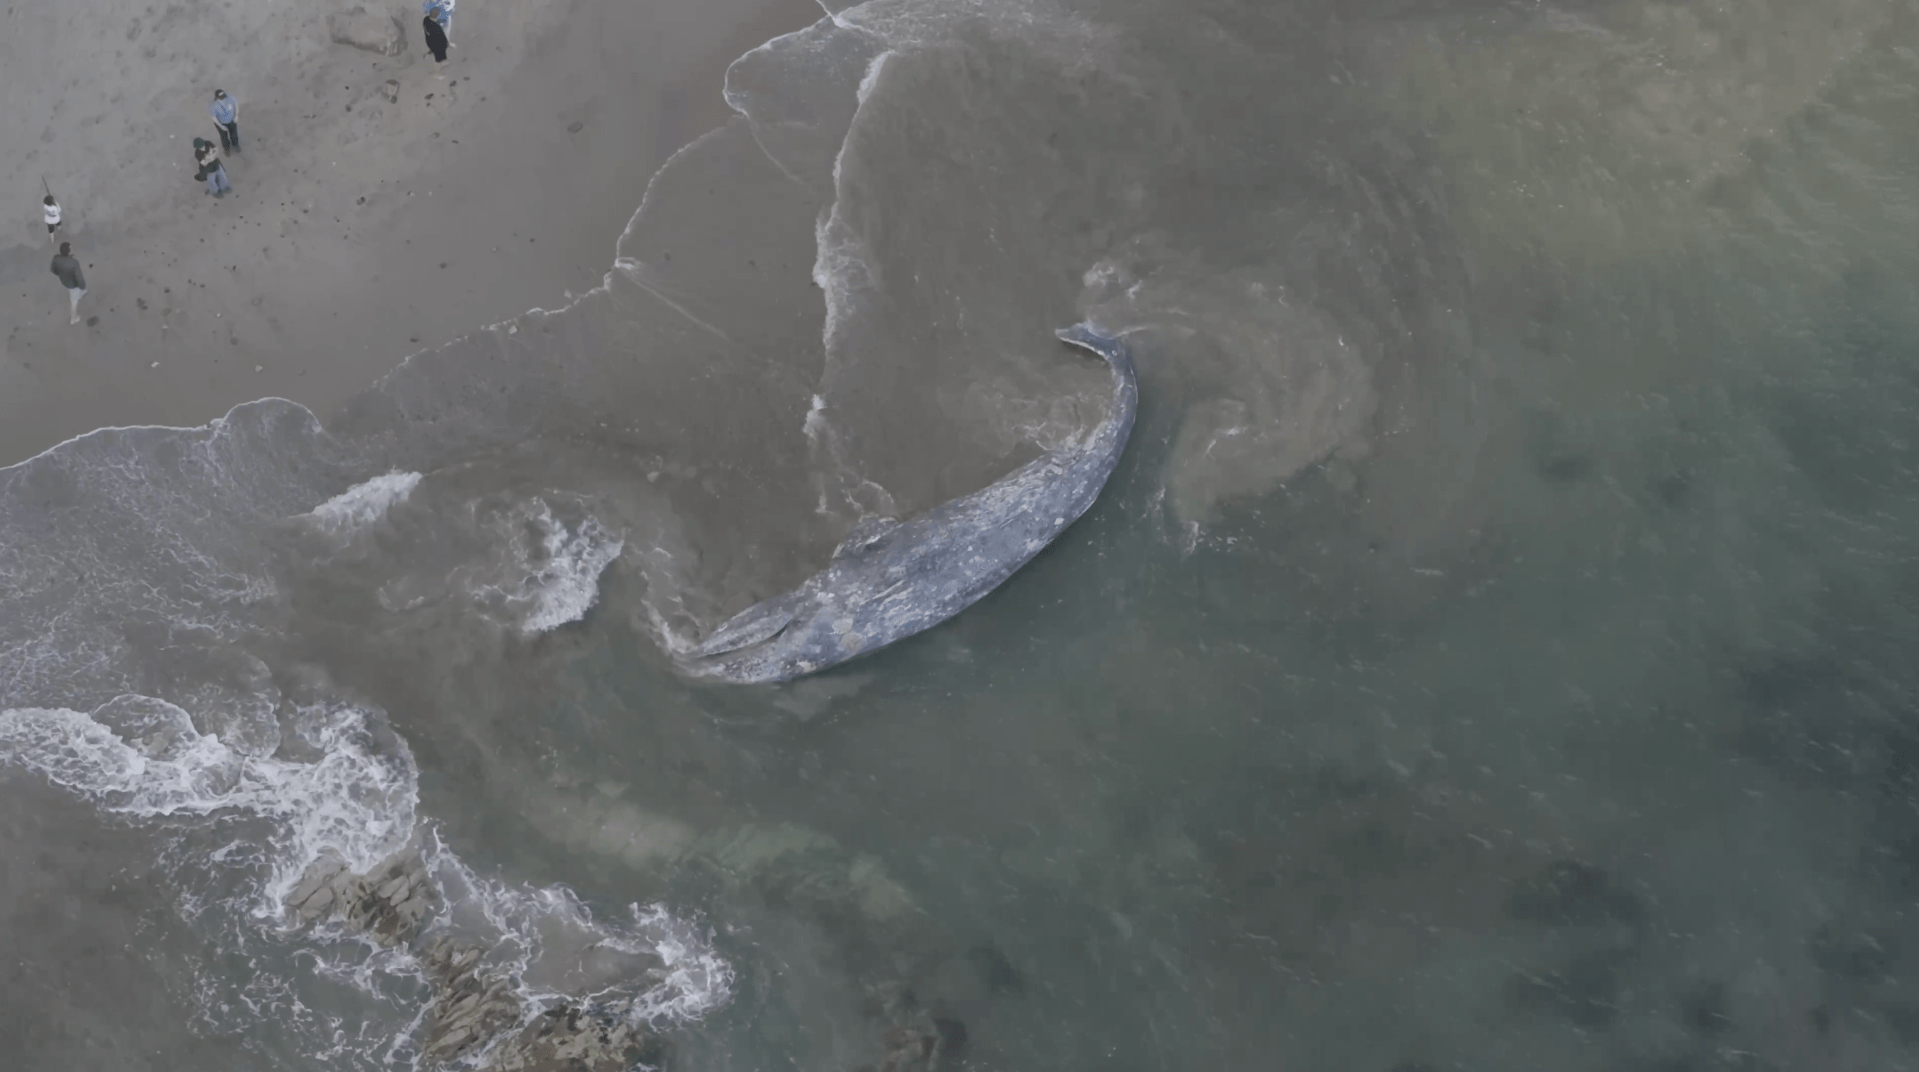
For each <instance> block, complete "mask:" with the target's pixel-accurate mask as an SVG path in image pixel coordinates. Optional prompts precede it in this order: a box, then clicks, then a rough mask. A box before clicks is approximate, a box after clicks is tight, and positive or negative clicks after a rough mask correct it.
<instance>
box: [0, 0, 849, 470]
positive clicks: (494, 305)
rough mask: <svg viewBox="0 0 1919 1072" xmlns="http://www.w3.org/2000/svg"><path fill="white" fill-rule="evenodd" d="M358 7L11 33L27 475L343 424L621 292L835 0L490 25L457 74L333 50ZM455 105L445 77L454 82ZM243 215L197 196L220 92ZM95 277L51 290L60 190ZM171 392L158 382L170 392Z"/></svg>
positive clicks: (3, 302) (413, 30)
mask: <svg viewBox="0 0 1919 1072" xmlns="http://www.w3.org/2000/svg"><path fill="white" fill-rule="evenodd" d="M356 6H360V5H357V4H354V3H351V2H348V0H329V2H327V3H318V4H306V5H296V4H290V3H267V4H239V3H226V4H222V5H218V6H214V5H199V4H194V5H188V4H182V3H170V4H153V5H147V6H134V7H132V8H129V6H128V5H125V4H121V3H116V2H112V0H83V2H78V3H61V4H18V5H10V6H9V9H8V11H7V12H6V14H5V16H4V19H5V22H4V32H0V70H4V71H5V72H6V75H5V87H6V94H5V95H6V99H7V102H8V104H7V107H6V109H4V111H3V112H0V144H4V145H5V146H6V147H7V151H6V152H5V153H4V154H3V155H0V189H6V190H10V191H13V194H12V195H11V196H13V197H14V200H15V202H16V204H15V207H14V208H12V209H10V210H9V211H8V212H7V214H6V219H8V220H9V221H11V222H10V223H9V225H8V226H6V227H5V229H4V231H3V232H0V324H4V326H5V335H4V339H3V340H0V464H11V463H13V462H16V461H19V460H21V459H23V458H26V457H29V456H31V455H33V454H35V453H38V452H39V451H42V450H44V449H46V448H47V447H50V446H52V445H54V444H55V443H57V442H60V441H61V440H63V439H67V438H70V437H72V436H75V435H79V434H81V433H83V432H86V431H89V430H91V429H94V428H99V427H103V426H111V425H130V424H169V425H196V424H201V423H204V422H205V421H208V420H210V419H212V418H214V417H218V416H220V415H221V414H222V413H224V412H225V411H226V410H227V409H228V408H229V407H231V406H233V405H235V404H237V403H240V402H244V401H247V400H249V399H254V398H260V397H264V396H280V397H284V398H289V399H292V400H294V401H296V402H300V403H302V404H304V405H307V406H309V407H311V408H313V409H314V410H315V411H316V412H319V413H322V414H324V413H325V412H327V410H328V409H329V408H330V407H331V406H333V405H334V404H336V403H337V402H339V401H340V400H342V399H344V398H346V397H348V396H349V395H351V394H352V393H354V392H356V391H359V390H361V389H363V388H365V387H367V386H368V385H369V384H371V383H372V382H373V381H374V380H375V379H377V378H378V377H379V376H381V375H382V374H384V373H385V372H387V371H388V370H389V369H391V368H392V367H393V366H394V365H395V364H397V363H398V361H399V360H400V359H402V358H403V357H405V356H406V355H407V354H409V353H413V352H415V351H418V350H421V349H426V348H429V347H433V346H438V345H440V344H442V343H444V342H446V341H448V340H449V339H451V338H454V337H456V336H458V335H460V334H462V333H464V332H467V331H471V330H474V329H476V328H478V327H480V326H482V325H484V324H487V323H492V322H496V321H499V320H502V319H505V318H508V317H511V316H514V315H517V314H519V313H522V312H524V311H526V310H527V309H529V308H533V307H542V308H556V307H558V306H560V305H563V304H565V302H566V300H567V299H566V296H567V293H568V292H569V291H570V292H573V293H579V292H582V291H585V290H587V289H589V288H591V287H594V286H597V285H598V284H599V283H600V280H601V277H602V275H603V274H604V272H605V271H606V270H607V267H608V266H609V265H610V264H611V262H612V258H613V243H614V240H615V239H616V238H617V237H618V236H619V233H620V229H621V228H622V227H624V226H625V224H626V221H627V219H628V217H629V216H631V215H632V213H633V210H634V208H635V207H637V206H638V204H639V201H640V197H641V195H642V193H643V192H644V190H645V186H646V182H647V180H648V178H649V177H650V176H651V175H652V174H653V172H654V171H655V170H657V169H658V167H659V165H660V164H661V163H663V162H664V161H665V160H666V158H667V157H668V156H670V155H671V154H672V153H673V152H674V151H676V150H677V149H678V148H679V147H680V146H681V145H683V144H685V143H686V142H687V141H689V140H691V139H692V138H694V137H697V136H698V135H699V134H701V133H703V132H705V131H706V130H708V129H711V128H712V127H714V126H717V125H719V124H720V123H722V122H724V121H725V118H726V116H727V115H728V114H729V112H728V110H727V108H726V104H725V102H724V100H723V99H722V98H721V95H720V87H721V84H722V81H723V78H724V72H725V69H726V66H727V65H728V64H729V63H731V62H732V61H733V60H734V59H736V58H738V57H739V56H740V55H741V54H742V53H744V52H746V51H748V50H749V49H751V48H753V47H755V46H757V45H758V44H760V43H762V42H764V41H766V40H768V39H769V38H772V37H775V36H778V35H779V34H782V33H787V32H789V31H792V30H795V29H798V28H800V27H802V26H805V25H807V24H808V23H810V22H812V21H814V20H815V19H817V18H818V17H819V15H820V13H821V12H820V9H819V7H818V5H817V4H815V3H812V2H811V0H717V2H711V3H699V4H679V3H674V4H628V3H618V2H613V0H536V2H532V3H519V4H506V3H494V4H487V3H481V2H478V0H468V3H467V4H465V5H463V6H462V7H461V8H460V9H459V12H458V15H457V17H456V20H455V23H454V29H455V31H456V32H455V33H454V35H453V41H454V44H455V45H456V46H457V47H456V48H455V49H454V50H453V52H452V54H451V55H450V57H449V59H448V62H447V63H445V64H435V63H434V62H433V57H432V56H431V55H430V54H429V53H428V52H427V51H426V50H425V48H424V46H423V44H422V42H421V34H420V12H419V10H418V6H417V5H416V4H403V3H394V2H391V0H388V2H387V3H384V4H382V3H377V2H376V3H374V4H372V5H370V6H371V7H373V8H376V9H378V10H380V11H385V10H386V9H388V8H390V9H391V11H392V13H393V14H394V15H395V16H397V17H398V18H399V19H400V21H401V23H402V24H403V25H404V26H405V28H406V47H405V50H404V51H403V52H401V53H400V54H398V55H396V56H390V57H389V56H382V55H379V54H377V53H374V52H370V51H365V50H362V49H358V48H354V47H349V46H348V45H345V44H340V43H336V42H334V41H333V40H332V39H331V37H332V35H331V34H330V32H329V28H328V16H329V15H331V14H336V13H340V12H345V11H350V10H352V9H353V8H354V7H356ZM436 76H438V77H436ZM216 87H218V88H224V89H226V90H227V91H228V92H229V93H231V94H233V95H234V96H235V97H236V98H237V99H238V100H239V101H240V107H241V113H240V130H241V135H242V138H243V143H242V144H243V146H244V148H245V152H244V153H243V154H241V155H240V156H239V157H238V158H234V159H230V160H229V163H228V173H229V176H230V177H231V180H232V182H233V184H234V186H235V193H234V194H233V195H231V196H229V197H227V198H225V199H221V200H215V199H213V198H210V197H207V196H205V193H204V190H203V188H202V186H201V184H200V183H198V182H196V181H194V178H193V163H192V157H191V152H190V149H189V146H190V145H191V140H192V139H193V138H195V137H205V138H212V137H213V136H214V135H213V127H212V121H211V119H210V118H209V117H208V114H207V105H208V104H209V103H211V98H212V93H213V90H214V89H215V88H216ZM43 175H44V176H45V177H46V180H47V181H48V182H49V183H51V184H52V186H53V188H54V191H55V193H56V195H57V196H58V197H59V199H60V201H61V204H62V206H63V208H64V209H65V211H66V224H65V232H64V237H66V238H67V239H69V240H70V241H72V242H73V244H74V249H75V253H76V255H78V256H79V258H80V260H81V262H82V264H83V265H84V266H85V269H86V273H87V281H88V285H89V291H88V294H87V297H86V298H85V299H84V300H83V301H82V303H81V313H82V316H83V317H84V318H85V319H84V324H83V326H77V327H70V326H69V325H68V324H67V318H66V316H65V312H66V302H65V298H66V295H65V294H64V293H63V292H62V291H61V288H60V285H59V282H58V281H57V280H55V279H54V278H53V276H52V275H51V274H49V273H48V271H47V262H48V260H49V259H50V258H51V256H52V254H53V250H52V248H51V247H50V245H49V243H48V241H47V238H46V234H45V228H44V227H43V225H42V223H41V221H40V205H39V200H40V196H41V194H40V190H41V177H42V176H43ZM156 362H157V365H156V364H155V363H156Z"/></svg>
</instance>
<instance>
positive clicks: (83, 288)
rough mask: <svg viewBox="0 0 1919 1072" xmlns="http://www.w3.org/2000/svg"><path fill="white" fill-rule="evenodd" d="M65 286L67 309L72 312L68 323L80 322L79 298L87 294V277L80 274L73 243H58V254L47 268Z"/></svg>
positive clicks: (78, 261)
mask: <svg viewBox="0 0 1919 1072" xmlns="http://www.w3.org/2000/svg"><path fill="white" fill-rule="evenodd" d="M48 271H50V272H52V273H53V274H54V276H55V277H56V278H57V279H59V280H60V285H61V286H63V287H66V288H67V309H68V311H69V312H71V313H72V314H73V316H72V318H71V319H69V320H68V321H67V323H69V324H78V323H79V322H80V299H81V298H84V297H86V296H87V277H86V276H84V275H81V274H80V260H79V258H77V257H75V256H74V255H73V243H71V242H62V243H60V255H59V256H57V257H55V258H53V266H52V267H51V268H49V269H48Z"/></svg>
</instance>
